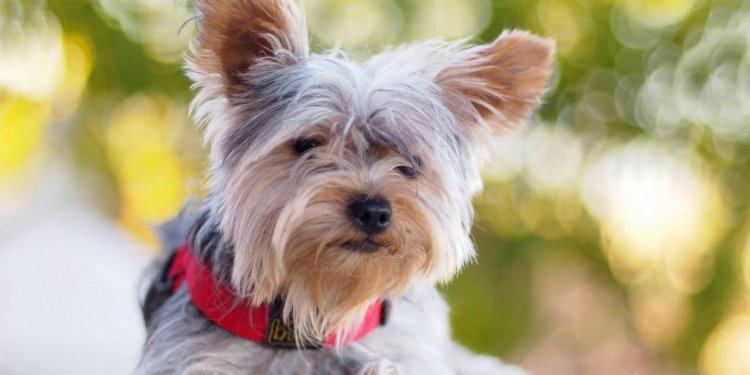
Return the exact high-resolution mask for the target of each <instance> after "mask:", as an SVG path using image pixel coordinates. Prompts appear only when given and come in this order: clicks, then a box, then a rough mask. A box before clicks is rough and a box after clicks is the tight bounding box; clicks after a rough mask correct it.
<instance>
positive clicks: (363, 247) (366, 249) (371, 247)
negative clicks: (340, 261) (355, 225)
mask: <svg viewBox="0 0 750 375" xmlns="http://www.w3.org/2000/svg"><path fill="white" fill-rule="evenodd" d="M341 246H342V247H343V248H345V249H347V250H351V251H356V252H360V253H374V252H376V251H378V250H380V249H382V248H384V247H385V245H383V244H381V243H378V242H375V241H373V240H369V239H366V240H363V241H348V242H345V243H344V244H343V245H341Z"/></svg>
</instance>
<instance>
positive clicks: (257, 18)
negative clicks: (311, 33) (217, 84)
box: [193, 0, 309, 99]
mask: <svg viewBox="0 0 750 375" xmlns="http://www.w3.org/2000/svg"><path fill="white" fill-rule="evenodd" d="M197 6H198V12H199V14H198V17H199V21H198V22H199V33H198V39H197V44H196V45H195V46H194V54H195V56H194V59H193V61H194V63H195V64H196V65H197V67H198V68H199V69H200V71H201V72H202V73H204V74H206V73H207V74H219V75H221V77H222V81H223V86H224V94H225V95H226V96H227V97H229V98H230V99H231V98H232V96H233V95H235V94H239V93H241V92H242V86H243V79H242V76H243V73H245V72H247V71H248V70H249V69H251V68H253V67H254V66H255V65H258V64H260V63H262V62H264V61H265V62H271V63H274V64H281V65H284V64H291V63H294V62H295V61H297V60H298V59H300V58H302V57H305V56H307V55H308V52H309V51H308V50H309V47H308V36H307V27H306V25H305V18H304V11H303V9H302V6H301V5H300V4H299V3H298V2H297V1H296V0H199V1H198V5H197Z"/></svg>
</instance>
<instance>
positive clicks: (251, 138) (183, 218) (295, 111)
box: [136, 0, 554, 374]
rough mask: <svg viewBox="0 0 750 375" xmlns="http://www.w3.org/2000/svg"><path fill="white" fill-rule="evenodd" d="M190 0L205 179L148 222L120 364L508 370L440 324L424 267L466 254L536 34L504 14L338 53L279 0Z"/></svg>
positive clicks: (548, 65) (440, 303)
mask: <svg viewBox="0 0 750 375" xmlns="http://www.w3.org/2000/svg"><path fill="white" fill-rule="evenodd" d="M196 8H197V16H196V22H197V24H198V25H197V26H198V27H197V29H198V31H197V38H196V40H195V42H194V44H193V45H192V47H191V55H190V57H188V59H187V62H186V71H187V75H188V76H189V78H190V79H191V80H192V82H193V83H194V89H195V90H196V97H195V99H194V101H193V103H192V107H191V111H192V113H193V115H194V117H195V120H196V122H198V123H200V124H202V126H203V134H204V138H205V141H206V143H207V144H208V146H209V148H210V182H209V191H210V193H209V194H208V197H207V198H206V199H205V200H204V201H203V202H199V203H195V204H192V205H189V207H187V208H186V209H184V210H183V212H182V213H181V214H180V215H178V217H177V218H176V219H174V220H173V221H172V222H170V223H168V224H167V225H165V227H164V228H163V229H162V238H163V242H164V247H165V249H166V251H165V252H164V254H163V256H162V257H161V258H160V259H159V260H157V261H156V262H155V263H154V265H152V267H151V268H150V271H149V272H148V273H147V276H146V278H145V285H146V287H145V288H144V289H145V292H144V293H143V294H144V296H143V298H142V301H141V305H142V309H143V313H144V318H145V321H146V327H147V339H146V343H145V345H144V349H143V354H142V358H141V360H140V363H139V364H138V367H137V369H136V373H137V374H396V373H405V374H407V373H408V374H518V373H522V370H520V369H519V368H518V367H514V366H511V365H506V364H503V363H502V362H501V361H500V360H497V359H494V358H492V357H489V356H482V355H476V354H474V353H471V352H470V351H469V350H467V349H465V348H463V347H462V346H460V345H459V344H457V343H455V342H453V341H452V340H451V335H450V328H449V322H448V307H447V305H446V303H445V302H444V300H443V298H442V297H441V295H440V293H439V292H438V290H437V289H436V285H437V284H438V283H443V282H447V281H449V280H450V279H451V278H452V277H453V276H454V275H455V274H456V273H457V272H459V271H460V270H461V268H462V267H463V266H464V265H466V264H467V263H468V262H471V261H473V260H474V259H475V253H476V250H475V247H474V243H473V241H472V239H471V235H470V229H471V226H472V220H473V215H474V213H473V209H472V204H471V199H472V196H473V195H475V194H476V193H477V192H479V191H480V190H481V188H482V181H481V178H480V173H479V170H480V167H481V165H482V163H483V162H484V161H485V159H487V157H486V155H487V153H488V149H489V148H490V146H491V145H492V142H493V140H495V139H496V138H497V137H500V136H502V134H503V132H504V130H506V129H508V128H511V127H515V126H518V125H520V124H522V123H523V122H525V121H526V120H527V119H528V118H529V117H530V116H531V114H532V112H533V111H534V110H535V109H536V107H537V106H538V105H539V104H540V101H541V98H542V96H543V94H544V92H545V91H546V89H547V86H548V81H549V79H550V76H551V72H552V70H553V59H554V44H553V43H552V42H551V41H549V40H546V39H543V38H540V37H537V36H534V35H532V34H530V33H527V32H523V31H509V32H504V33H503V34H502V35H500V36H499V37H498V38H497V39H496V40H494V41H493V42H491V43H489V44H484V45H475V46H472V45H469V44H468V42H467V41H464V40H461V41H439V40H431V41H426V42H421V43H414V44H409V45H404V46H399V47H396V48H392V49H387V50H386V51H384V52H382V53H380V54H378V55H376V56H374V57H371V58H369V59H367V60H366V61H365V62H362V63H358V62H355V61H353V60H351V59H349V58H347V57H346V55H345V54H344V53H342V52H340V51H332V52H325V53H320V54H315V53H312V52H311V51H310V48H309V46H308V43H309V41H308V34H307V27H306V21H305V18H304V10H303V9H302V5H301V3H299V2H297V1H295V0H199V1H198V3H197V6H196ZM488 334H492V333H491V332H488Z"/></svg>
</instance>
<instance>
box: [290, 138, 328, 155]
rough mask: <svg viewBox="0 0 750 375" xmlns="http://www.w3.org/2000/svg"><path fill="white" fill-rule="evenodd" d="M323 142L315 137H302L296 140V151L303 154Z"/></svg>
mask: <svg viewBox="0 0 750 375" xmlns="http://www.w3.org/2000/svg"><path fill="white" fill-rule="evenodd" d="M321 144H322V143H321V142H320V141H318V140H317V139H314V138H301V139H298V140H297V141H296V142H294V151H295V152H297V155H302V154H304V153H306V152H307V151H310V150H312V149H314V148H315V147H318V146H320V145H321Z"/></svg>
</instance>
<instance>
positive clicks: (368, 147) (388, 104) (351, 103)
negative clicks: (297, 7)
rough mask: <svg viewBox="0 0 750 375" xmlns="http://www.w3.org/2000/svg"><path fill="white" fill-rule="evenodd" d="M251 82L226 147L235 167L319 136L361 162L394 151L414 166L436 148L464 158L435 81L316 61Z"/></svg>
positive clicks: (256, 73) (258, 72)
mask: <svg viewBox="0 0 750 375" xmlns="http://www.w3.org/2000/svg"><path fill="white" fill-rule="evenodd" d="M245 80H246V82H247V83H248V84H247V88H246V91H245V93H244V95H243V96H242V98H241V99H242V100H241V103H240V104H239V105H238V120H237V123H238V124H236V125H235V126H234V129H233V130H232V131H231V133H230V134H231V135H230V136H229V137H227V138H226V142H225V144H224V147H223V149H224V151H225V162H227V164H228V165H229V166H231V165H233V164H235V163H236V162H237V161H238V160H239V159H240V158H242V156H243V155H244V154H245V153H246V152H248V151H251V150H254V149H257V148H258V146H259V145H263V144H266V145H269V147H263V149H264V150H266V152H270V151H271V150H272V149H273V148H276V147H279V146H281V145H283V144H285V143H289V142H290V141H293V140H294V139H296V138H304V137H309V136H315V135H318V136H323V137H326V138H328V139H325V140H326V141H332V142H333V141H336V139H342V140H344V141H343V142H342V144H345V145H347V146H348V147H352V148H353V150H355V151H356V152H357V153H358V154H361V155H364V154H369V153H371V151H372V150H374V149H390V150H392V151H395V152H396V153H398V154H400V155H401V156H403V157H404V158H406V159H407V160H410V161H413V160H412V159H413V158H414V157H415V156H420V155H419V154H429V153H432V152H433V151H435V149H436V148H437V149H440V150H441V151H442V152H446V151H448V152H450V151H451V150H452V151H453V152H450V153H452V154H453V156H455V154H456V153H457V152H458V149H457V148H458V142H457V139H458V137H459V134H457V133H456V131H455V127H454V124H453V122H454V121H455V120H454V119H453V117H452V115H451V114H450V111H449V110H448V109H447V108H446V107H445V106H444V105H443V104H442V101H441V98H440V96H439V92H438V90H436V89H435V87H434V85H433V84H432V82H431V80H430V79H429V78H428V77H420V76H419V75H416V74H404V73H399V72H397V71H394V70H390V71H387V72H384V71H373V70H371V69H368V68H367V67H366V66H365V67H363V66H361V65H359V64H356V63H354V62H352V61H349V60H347V59H345V58H341V57H340V56H332V55H322V56H321V55H314V56H311V57H310V58H308V59H306V60H303V61H300V62H299V63H297V64H294V65H292V66H288V67H283V68H279V67H278V66H276V67H273V68H272V69H264V66H260V67H258V68H256V69H253V70H251V71H249V72H248V73H247V74H246V75H245ZM420 158H426V155H425V156H420Z"/></svg>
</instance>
